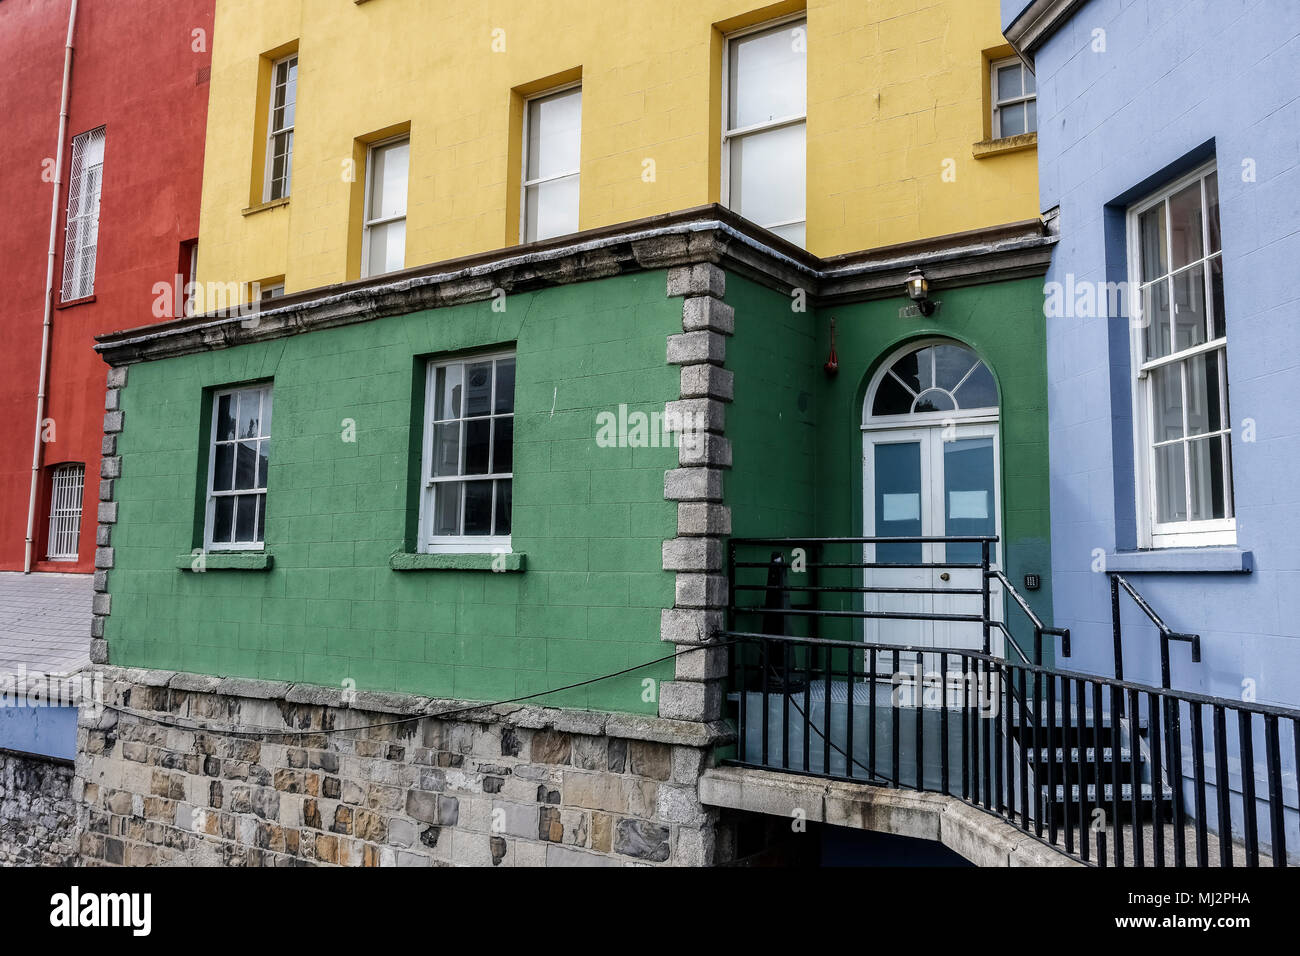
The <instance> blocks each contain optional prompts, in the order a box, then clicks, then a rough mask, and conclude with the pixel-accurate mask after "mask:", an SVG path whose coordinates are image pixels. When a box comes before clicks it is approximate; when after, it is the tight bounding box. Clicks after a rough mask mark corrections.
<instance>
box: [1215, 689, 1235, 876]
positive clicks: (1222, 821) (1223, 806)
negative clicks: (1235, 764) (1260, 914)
mask: <svg viewBox="0 0 1300 956" xmlns="http://www.w3.org/2000/svg"><path fill="white" fill-rule="evenodd" d="M1226 723H1227V722H1226V720H1225V718H1224V713H1223V706H1222V705H1221V704H1215V705H1214V791H1215V793H1214V795H1215V797H1217V798H1218V804H1219V815H1218V824H1219V866H1232V804H1231V802H1230V801H1231V800H1232V779H1231V778H1230V777H1229V776H1228V732H1227V729H1226Z"/></svg>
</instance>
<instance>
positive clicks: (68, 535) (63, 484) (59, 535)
mask: <svg viewBox="0 0 1300 956" xmlns="http://www.w3.org/2000/svg"><path fill="white" fill-rule="evenodd" d="M85 485H86V466H85V465H59V466H58V467H57V468H55V469H54V475H53V479H52V481H51V488H50V537H49V547H48V548H47V552H46V557H47V558H49V559H50V560H51V561H75V560H77V545H78V542H79V541H80V539H81V498H82V491H83V489H84V488H85Z"/></svg>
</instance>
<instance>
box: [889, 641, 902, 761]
mask: <svg viewBox="0 0 1300 956" xmlns="http://www.w3.org/2000/svg"><path fill="white" fill-rule="evenodd" d="M898 684H899V667H898V651H894V671H893V676H892V677H891V678H890V680H889V707H890V719H891V725H890V727H891V729H890V734H889V736H890V742H889V746H890V750H891V753H892V760H893V763H892V767H893V774H892V775H891V776H890V778H889V779H890V780H891V781H892V783H891V786H894V787H897V786H898V785H899V784H900V783H901V782H902V781H901V780H900V779H899V773H898V690H899V687H898Z"/></svg>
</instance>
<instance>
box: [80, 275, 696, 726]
mask: <svg viewBox="0 0 1300 956" xmlns="http://www.w3.org/2000/svg"><path fill="white" fill-rule="evenodd" d="M665 288H666V278H665V276H664V274H663V273H661V272H650V273H644V274H639V275H635V276H626V277H619V278H612V279H606V280H601V281H598V282H590V283H582V284H577V285H571V286H564V287H560V288H555V289H549V290H545V291H541V292H537V293H533V294H527V295H518V296H512V297H511V298H509V299H508V300H507V307H506V310H505V311H504V312H502V313H498V312H493V311H492V309H491V304H490V303H482V304H475V305H467V306H459V307H454V308H447V309H439V310H435V311H429V312H421V313H417V314H413V315H409V316H402V317H393V318H385V319H380V320H376V321H373V322H368V323H364V324H361V325H355V326H350V327H347V328H340V329H333V330H328V331H318V332H312V333H310V334H306V335H298V336H293V337H290V338H286V339H280V340H277V341H273V342H268V343H265V344H256V345H247V346H240V347H238V348H233V349H229V350H225V351H216V352H209V353H205V354H201V355H192V356H185V357H181V358H176V359H167V360H163V361H158V362H149V363H144V364H141V365H136V366H134V367H132V369H131V372H130V381H129V384H128V387H127V388H126V389H125V391H124V392H123V396H122V407H123V409H124V411H125V413H126V418H125V421H126V429H125V431H124V432H123V434H122V435H121V437H120V441H119V450H120V453H121V454H122V456H123V474H122V478H121V479H120V480H119V481H118V485H117V500H118V502H119V523H118V524H117V526H116V528H115V530H114V538H113V545H114V548H115V567H114V569H113V570H112V572H111V576H110V587H111V592H112V599H113V607H112V615H111V617H110V618H109V620H108V623H107V630H106V637H107V639H108V642H109V649H110V660H111V662H112V663H114V664H119V665H125V666H135V667H154V668H167V669H181V670H186V671H194V672H199V673H207V674H218V675H239V676H251V677H260V678H266V679H278V680H296V681H308V682H312V683H319V684H326V685H333V686H339V685H341V684H342V683H343V681H345V680H349V679H350V680H354V681H355V682H356V686H357V688H358V689H363V690H370V689H373V690H393V691H402V692H412V693H419V694H428V695H431V696H437V697H455V698H466V699H473V700H490V699H504V698H511V697H515V696H519V695H523V694H529V693H533V692H536V691H540V690H544V689H546V688H550V687H557V686H561V685H565V684H569V683H573V682H576V681H580V680H584V679H587V678H591V677H594V676H598V675H601V674H605V673H609V672H612V671H616V670H619V669H621V668H625V667H628V666H630V665H634V664H637V663H639V662H642V661H647V660H653V659H655V658H658V657H662V656H664V655H665V654H666V653H668V650H669V648H668V647H667V645H664V644H663V643H662V642H661V641H660V640H659V616H660V609H661V608H664V607H671V606H672V601H673V583H674V579H673V575H672V574H670V573H667V572H664V571H663V570H661V553H660V552H661V545H662V542H663V541H664V539H666V538H670V537H672V536H673V535H674V534H675V531H676V505H675V504H674V503H673V502H668V501H665V500H664V496H663V475H664V471H665V470H667V469H669V468H672V467H675V465H676V460H677V451H676V449H674V448H663V447H660V448H602V447H598V446H597V444H596V442H595V435H596V430H597V415H598V414H599V413H600V412H602V411H616V410H617V408H618V406H619V404H620V403H627V404H628V405H629V406H630V408H631V410H633V411H636V410H642V411H646V412H652V411H658V412H662V411H663V407H664V403H665V402H667V401H671V400H673V399H675V398H676V397H677V395H678V370H677V369H676V368H675V367H672V366H669V365H667V364H665V361H664V359H665V341H666V337H667V336H668V335H670V334H673V333H677V332H680V331H681V301H680V300H678V299H669V298H667V297H666V295H665ZM510 343H517V355H518V381H517V388H516V425H515V428H516V431H515V466H514V467H515V472H514V474H515V481H514V532H513V548H514V550H515V551H522V552H525V553H526V554H527V569H526V570H525V571H524V572H523V573H492V572H483V571H406V572H397V571H393V570H391V569H390V568H389V566H388V560H389V556H390V554H391V553H392V552H393V551H395V550H399V549H401V548H402V547H403V544H404V541H405V539H406V535H407V533H408V516H409V514H410V507H409V497H410V496H409V489H410V484H411V480H412V475H413V473H412V453H411V452H412V420H413V415H412V408H413V406H414V405H415V404H416V403H417V402H418V400H419V397H420V395H421V394H422V389H423V363H422V362H421V361H419V359H420V357H422V356H429V355H434V354H441V353H451V352H457V351H461V350H467V349H477V348H481V347H482V348H486V347H492V346H501V345H508V344H510ZM263 378H270V379H273V380H274V421H273V431H272V450H271V465H270V478H269V488H270V491H269V503H268V518H267V528H266V539H267V549H268V550H269V551H270V552H271V553H272V554H273V555H274V567H273V569H272V570H270V571H261V572H257V571H242V570H241V571H229V570H209V571H207V572H204V573H193V572H190V571H181V570H177V569H176V568H175V562H176V558H177V556H178V555H180V554H184V553H186V552H189V551H190V550H191V548H192V547H193V546H194V544H195V498H196V487H198V486H201V485H202V484H203V482H204V476H203V474H202V472H201V471H200V468H206V453H203V452H201V450H200V442H201V437H200V436H201V435H202V434H203V433H205V431H206V429H205V427H204V407H205V401H204V396H205V390H210V389H212V388H214V387H218V386H224V385H229V384H233V383H239V382H244V381H251V380H257V379H263ZM418 417H419V416H418V413H417V414H416V415H415V416H414V418H415V419H416V420H417V421H418ZM349 418H350V419H353V420H355V422H356V442H355V443H353V444H349V443H346V442H344V441H343V440H342V435H343V420H344V419H349ZM416 447H417V448H418V440H417V442H416ZM417 454H418V451H417ZM201 461H202V464H200V462H201ZM671 674H672V665H671V663H665V664H660V665H656V666H654V667H651V668H647V669H644V670H641V671H637V672H635V673H633V674H630V675H627V676H625V677H621V678H616V679H613V680H609V681H603V682H600V683H597V684H593V685H591V686H590V687H588V688H583V689H578V690H575V691H571V692H567V693H564V694H558V695H552V696H550V697H547V698H546V699H545V700H546V702H547V703H550V704H557V705H566V706H576V707H592V708H599V709H606V710H617V711H628V712H646V713H653V712H655V710H656V708H657V704H656V703H655V702H654V701H653V700H651V701H646V700H643V695H642V691H643V688H642V681H643V679H644V678H646V677H653V678H656V679H660V680H662V679H667V678H669V677H671Z"/></svg>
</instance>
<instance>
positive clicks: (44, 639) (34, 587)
mask: <svg viewBox="0 0 1300 956" xmlns="http://www.w3.org/2000/svg"><path fill="white" fill-rule="evenodd" d="M92 584H93V580H92V577H91V575H89V574H21V573H19V572H15V571H4V572H0V673H12V672H14V671H16V670H17V669H18V668H19V667H25V668H26V669H27V671H28V673H37V672H39V673H46V674H70V673H72V672H74V671H77V670H80V669H81V668H83V667H85V666H86V665H88V664H89V663H90V656H89V655H90V617H91V614H90V601H91V597H92V595H93V589H92Z"/></svg>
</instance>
